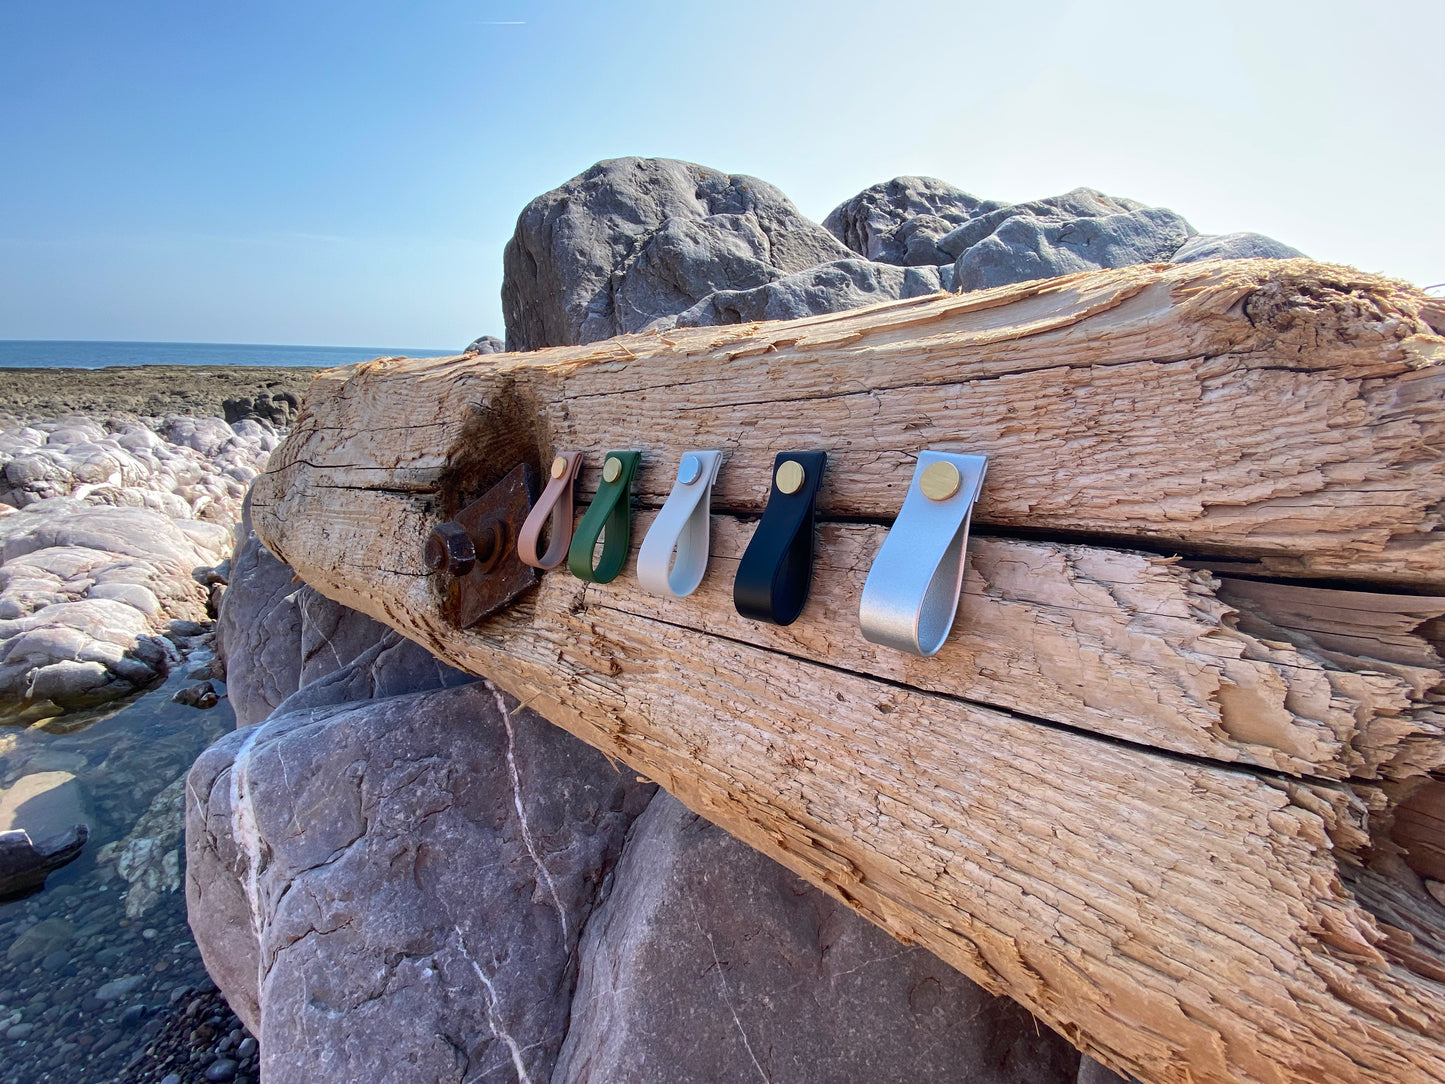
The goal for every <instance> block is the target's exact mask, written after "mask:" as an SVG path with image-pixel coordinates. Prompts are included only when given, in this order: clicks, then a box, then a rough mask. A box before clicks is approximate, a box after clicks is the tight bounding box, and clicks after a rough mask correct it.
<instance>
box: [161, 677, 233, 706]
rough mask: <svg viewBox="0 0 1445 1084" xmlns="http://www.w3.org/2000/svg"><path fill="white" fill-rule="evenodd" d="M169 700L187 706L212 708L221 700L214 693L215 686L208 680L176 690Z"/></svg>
mask: <svg viewBox="0 0 1445 1084" xmlns="http://www.w3.org/2000/svg"><path fill="white" fill-rule="evenodd" d="M171 700H172V701H174V702H175V703H177V704H184V705H186V707H188V708H214V707H215V706H216V705H217V704H219V703H220V702H221V698H220V697H219V696H218V695H216V687H215V686H214V685H212V684H211V683H210V682H209V681H200V682H197V683H196V684H194V685H188V686H186V687H185V688H184V689H181V690H179V691H177V692H176V694H175V695H174V696H172V697H171Z"/></svg>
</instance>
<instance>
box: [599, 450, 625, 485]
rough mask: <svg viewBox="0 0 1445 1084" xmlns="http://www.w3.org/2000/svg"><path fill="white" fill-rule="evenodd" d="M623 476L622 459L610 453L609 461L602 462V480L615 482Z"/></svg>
mask: <svg viewBox="0 0 1445 1084" xmlns="http://www.w3.org/2000/svg"><path fill="white" fill-rule="evenodd" d="M621 477H622V460H620V459H618V458H617V457H616V456H615V455H609V456H608V457H607V462H606V463H603V464H602V480H603V481H604V482H615V481H617V479H619V478H621Z"/></svg>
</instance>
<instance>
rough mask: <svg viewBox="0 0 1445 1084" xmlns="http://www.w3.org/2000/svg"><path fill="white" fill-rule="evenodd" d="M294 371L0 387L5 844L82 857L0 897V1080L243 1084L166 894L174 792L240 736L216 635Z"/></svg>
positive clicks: (78, 378) (253, 1067)
mask: <svg viewBox="0 0 1445 1084" xmlns="http://www.w3.org/2000/svg"><path fill="white" fill-rule="evenodd" d="M311 373H312V370H296V369H280V368H267V369H236V370H205V369H198V368H192V367H189V366H173V367H144V368H137V369H101V370H68V369H67V370H14V369H11V370H0V557H3V566H0V722H4V723H5V724H8V725H5V726H4V727H3V728H0V796H8V797H9V799H11V800H10V801H8V803H7V802H3V801H0V806H4V807H5V808H4V809H0V820H3V821H4V823H3V824H0V827H3V828H6V829H13V830H14V831H17V832H18V831H25V832H26V833H27V834H34V835H35V836H36V837H37V841H38V842H40V843H43V844H45V846H43V847H42V849H43V850H46V851H47V852H48V851H49V850H50V849H52V848H53V847H54V840H55V839H57V838H78V840H79V842H80V844H81V846H80V848H79V856H78V858H76V859H75V860H74V861H73V862H72V863H71V864H69V865H66V866H63V867H62V868H60V869H58V870H56V871H55V872H51V873H50V874H49V877H48V883H47V886H46V887H45V888H44V890H43V891H38V892H34V893H33V894H30V895H28V896H22V897H20V898H14V897H12V898H10V899H8V900H0V1084H37V1082H44V1081H52V1080H53V1081H68V1082H73V1081H77V1080H96V1081H99V1080H106V1081H126V1082H131V1084H156V1082H159V1081H165V1082H167V1084H182V1082H184V1084H191V1082H199V1081H224V1080H237V1081H241V1082H242V1084H246V1082H250V1081H254V1080H255V1079H256V1078H257V1074H258V1072H259V1067H258V1061H259V1053H258V1051H257V1043H256V1040H255V1038H253V1037H252V1036H250V1035H249V1033H247V1032H246V1031H245V1028H244V1026H243V1025H242V1024H241V1022H240V1021H239V1020H238V1019H237V1018H236V1017H235V1015H234V1014H233V1013H232V1012H231V1011H230V1008H229V1007H228V1006H227V1005H226V1003H225V1001H224V999H223V998H222V997H221V995H220V994H219V992H218V991H217V990H216V988H215V986H214V984H213V983H212V982H211V980H210V978H209V976H208V975H207V974H206V971H205V968H204V966H203V965H202V963H201V959H200V955H199V952H198V950H197V947H196V944H195V940H194V936H193V934H192V933H191V931H190V929H189V926H188V922H187V915H186V910H185V905H184V896H183V894H182V893H181V892H180V891H179V888H180V884H181V876H182V862H181V852H182V847H181V834H182V827H183V806H184V801H185V797H184V780H185V772H186V770H187V768H188V767H189V765H190V764H191V762H192V761H193V760H194V759H195V758H196V756H197V755H198V754H199V753H200V752H201V751H202V750H203V749H204V748H205V747H206V746H207V745H208V744H209V743H210V742H212V741H214V740H215V739H217V738H219V737H220V736H222V735H223V734H225V733H226V732H228V731H230V730H232V729H233V728H234V725H235V716H234V713H233V712H232V711H231V709H230V705H229V701H228V700H226V699H224V688H225V687H224V684H223V679H224V672H223V670H222V669H221V668H220V667H219V665H218V663H217V662H216V660H215V659H214V656H213V655H212V654H211V653H210V650H209V645H210V640H211V632H210V630H211V626H212V619H213V617H214V614H215V609H216V606H217V604H218V603H219V602H220V600H221V598H222V596H223V594H224V591H225V581H226V578H227V565H228V562H229V558H230V554H231V549H232V546H233V544H234V535H233V527H234V524H235V521H236V520H237V519H238V518H239V515H240V510H241V504H242V501H243V499H244V496H245V492H246V488H247V485H248V483H249V481H250V479H251V478H252V477H254V475H255V473H256V471H257V470H259V469H260V468H261V467H262V466H264V464H265V460H266V457H267V456H268V455H269V454H270V451H271V449H272V448H274V447H275V446H276V443H277V442H278V441H279V439H280V437H281V435H282V433H283V432H284V428H283V427H284V425H286V424H288V423H289V422H290V421H292V420H293V419H294V417H295V412H296V409H297V404H298V402H299V396H300V394H301V393H302V392H304V389H305V386H306V384H307V383H308V382H309V380H310V377H311ZM218 689H219V690H220V691H221V699H219V701H218V699H217V696H216V692H217V690H218ZM176 698H179V702H177V701H176ZM186 703H193V704H197V705H217V704H218V706H216V707H214V708H213V709H212V710H208V711H199V712H198V711H196V710H195V708H194V707H186V706H183V705H184V704H186ZM12 821H13V822H14V823H13V824H12V823H11V822H12ZM72 822H76V823H72ZM77 830H78V831H77ZM55 833H59V834H58V835H56V834H55ZM65 833H72V835H71V836H69V837H67V836H66V835H65ZM12 834H13V832H12ZM87 837H88V838H87ZM41 876H44V871H42V873H41ZM15 887H17V888H21V887H23V885H21V884H17V885H16V886H15Z"/></svg>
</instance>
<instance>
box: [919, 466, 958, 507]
mask: <svg viewBox="0 0 1445 1084" xmlns="http://www.w3.org/2000/svg"><path fill="white" fill-rule="evenodd" d="M962 482H963V478H962V476H961V475H960V474H959V473H958V468H957V467H955V466H954V465H953V464H952V463H947V462H944V461H942V460H939V461H937V462H934V463H930V464H928V466H926V467H924V468H923V475H922V477H920V478H919V479H918V488H919V489H921V490H923V495H924V496H925V497H927V498H928V499H929V500H931V501H946V500H948V498H949V497H952V496H953V495H954V494H955V493H957V492H958V487H959V486H960V485H961V484H962Z"/></svg>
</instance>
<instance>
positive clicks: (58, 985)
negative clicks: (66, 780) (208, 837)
mask: <svg viewBox="0 0 1445 1084" xmlns="http://www.w3.org/2000/svg"><path fill="white" fill-rule="evenodd" d="M208 658H209V655H208V654H202V653H196V654H193V655H192V656H191V657H190V659H188V660H187V661H186V662H184V663H182V664H181V665H178V666H177V667H176V668H175V669H174V670H173V672H172V674H171V677H170V678H169V679H168V680H167V681H166V682H165V683H164V684H163V685H161V686H158V687H157V688H155V689H152V690H151V691H149V692H146V693H143V694H142V695H141V696H139V697H138V698H136V699H135V700H132V701H130V702H129V703H127V704H125V705H123V706H122V707H120V708H115V707H113V706H112V707H109V708H107V709H105V710H100V711H95V712H91V713H89V714H88V715H87V716H78V715H71V716H64V717H62V718H61V719H57V720H55V721H54V723H53V725H52V726H51V727H50V730H43V729H30V730H22V729H17V728H14V727H0V786H8V785H9V784H10V783H12V782H13V781H14V780H15V779H16V778H18V777H20V776H22V775H27V774H29V773H31V772H38V771H55V770H60V771H68V772H71V773H73V774H74V775H75V776H76V778H77V779H78V780H79V782H80V785H81V787H82V789H83V791H84V794H85V798H86V801H87V804H88V807H89V812H90V828H91V834H90V839H89V841H88V842H87V844H86V846H85V850H84V851H83V852H82V854H81V855H80V857H79V858H78V859H76V860H75V861H74V862H72V863H71V864H70V865H68V866H65V867H63V868H62V869H59V870H56V871H55V872H54V873H52V874H51V875H50V878H49V880H48V881H47V882H46V886H45V888H44V889H43V890H41V891H40V892H37V893H34V894H32V895H30V896H28V897H25V898H23V899H19V900H11V901H8V902H4V903H0V1084H12V1082H13V1084H39V1082H44V1081H51V1080H54V1081H66V1082H68V1084H75V1082H77V1081H109V1080H117V1079H119V1078H120V1077H121V1076H122V1075H123V1071H124V1070H125V1069H126V1067H127V1065H128V1064H130V1065H131V1068H132V1069H137V1068H139V1067H140V1066H139V1062H141V1061H143V1059H144V1050H145V1047H146V1045H147V1042H148V1041H150V1039H151V1038H152V1037H153V1036H154V1035H155V1033H156V1032H158V1031H159V1030H160V1028H161V1027H162V1025H163V1023H164V1020H163V1018H164V1017H165V1016H167V1014H168V1013H169V1015H174V1014H175V1010H174V1009H173V1008H172V1006H173V1005H174V1004H175V1003H176V1002H177V1001H181V1000H183V999H182V995H180V994H178V993H176V992H177V991H178V990H180V989H182V988H185V987H198V986H205V985H206V984H207V983H208V980H207V978H206V975H205V970H204V968H203V967H202V966H201V959H200V955H199V953H198V952H197V950H196V945H195V942H194V940H193V939H192V937H191V932H190V928H189V927H188V926H187V924H186V907H185V892H184V888H183V886H182V882H181V880H180V878H181V877H182V876H183V860H184V852H185V848H184V841H183V836H182V828H183V810H184V805H183V803H184V789H185V784H184V782H183V780H184V777H185V773H186V771H187V769H188V768H189V767H190V765H191V762H192V761H194V760H195V758H196V756H197V755H199V753H200V752H201V751H202V750H203V749H204V748H205V747H206V746H207V745H209V744H210V743H211V742H213V741H215V740H216V739H217V738H218V737H220V736H221V735H222V734H224V733H226V732H227V731H229V730H231V729H232V728H234V726H235V715H234V713H233V712H232V711H231V708H230V703H229V701H227V700H226V699H225V698H224V697H223V698H222V699H221V702H220V704H219V705H218V706H217V707H214V708H211V709H208V710H204V711H200V710H197V709H195V708H188V707H184V706H182V705H180V704H174V703H172V702H171V699H170V698H171V695H172V694H173V693H175V692H176V691H177V690H178V689H181V688H184V687H185V686H187V685H191V684H194V682H195V679H191V678H187V677H186V674H187V673H188V672H189V671H190V670H192V669H194V668H195V667H196V666H198V665H200V664H201V663H203V662H205V661H206V660H207V659H208ZM52 731H55V732H52ZM168 788H169V789H168ZM153 803H154V805H153ZM138 822H139V832H138V834H132V833H133V832H134V831H135V830H136V829H137V826H138ZM127 837H129V839H127ZM121 840H127V842H129V843H131V845H130V846H129V847H128V848H127V854H128V857H129V861H128V862H126V863H124V864H125V865H127V866H128V867H131V866H132V865H133V864H134V863H135V860H136V859H137V858H140V857H142V856H144V855H146V854H147V853H149V855H150V860H149V861H144V862H140V863H139V865H140V866H141V867H142V868H145V869H147V870H149V871H150V874H151V885H150V888H149V889H148V888H147V887H146V879H145V878H142V879H141V881H140V883H139V884H138V885H136V886H133V885H131V884H129V883H128V882H127V880H126V879H125V878H124V877H122V876H121V875H120V873H118V872H117V865H118V863H117V862H116V861H109V862H106V861H102V860H101V859H102V852H103V850H104V848H105V847H106V845H107V844H110V843H113V842H115V841H121ZM146 841H151V842H146ZM112 850H113V851H115V850H119V848H112ZM168 853H169V854H170V856H171V857H170V858H169V861H167V858H166V855H167V854H168ZM128 896H129V897H131V898H130V901H129V902H130V904H131V911H132V912H133V913H132V914H130V915H127V897H128ZM147 902H149V905H148V906H145V907H144V909H143V910H141V907H142V905H143V904H145V903H147ZM136 911H140V913H134V912H136ZM173 995H174V996H173ZM182 1007H184V1005H183V1004H182ZM27 1025H28V1026H27Z"/></svg>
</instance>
